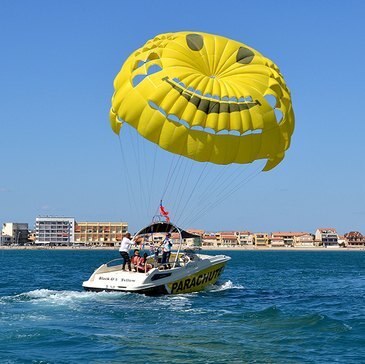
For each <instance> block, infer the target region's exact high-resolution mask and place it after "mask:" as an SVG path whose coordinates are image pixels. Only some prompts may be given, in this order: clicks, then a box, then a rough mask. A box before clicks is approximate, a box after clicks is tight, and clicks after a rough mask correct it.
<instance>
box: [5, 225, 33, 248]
mask: <svg viewBox="0 0 365 364" xmlns="http://www.w3.org/2000/svg"><path fill="white" fill-rule="evenodd" d="M27 242H28V224H27V223H19V222H5V223H4V224H3V226H2V229H1V244H5V245H10V244H19V245H24V244H26V243H27Z"/></svg>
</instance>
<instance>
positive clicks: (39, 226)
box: [35, 216, 75, 245]
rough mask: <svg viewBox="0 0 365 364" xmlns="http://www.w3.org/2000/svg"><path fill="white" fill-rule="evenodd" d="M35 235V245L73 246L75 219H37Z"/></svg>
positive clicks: (42, 217)
mask: <svg viewBox="0 0 365 364" xmlns="http://www.w3.org/2000/svg"><path fill="white" fill-rule="evenodd" d="M35 235H36V239H35V243H36V244H51V245H53V244H54V245H70V244H73V243H74V241H75V219H74V218H73V217H53V216H52V217H51V216H40V217H37V218H36V222H35Z"/></svg>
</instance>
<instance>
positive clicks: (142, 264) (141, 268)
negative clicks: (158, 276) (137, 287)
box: [137, 253, 152, 273]
mask: <svg viewBox="0 0 365 364" xmlns="http://www.w3.org/2000/svg"><path fill="white" fill-rule="evenodd" d="M151 268H152V265H151V264H148V263H147V253H144V254H143V258H140V259H139V262H138V265H137V271H138V272H141V273H146V272H148V271H149V270H150V269H151Z"/></svg>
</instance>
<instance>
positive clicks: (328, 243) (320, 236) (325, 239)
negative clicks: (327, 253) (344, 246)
mask: <svg viewBox="0 0 365 364" xmlns="http://www.w3.org/2000/svg"><path fill="white" fill-rule="evenodd" d="M315 238H316V240H318V241H320V244H321V245H322V246H323V247H325V248H339V245H338V234H337V231H336V229H334V228H319V229H317V230H316V234H315Z"/></svg>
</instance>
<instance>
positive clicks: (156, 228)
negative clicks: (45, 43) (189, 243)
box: [132, 221, 199, 268]
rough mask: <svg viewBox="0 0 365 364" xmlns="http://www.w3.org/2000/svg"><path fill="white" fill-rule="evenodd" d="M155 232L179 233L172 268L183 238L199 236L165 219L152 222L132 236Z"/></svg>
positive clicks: (176, 259)
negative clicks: (177, 246)
mask: <svg viewBox="0 0 365 364" xmlns="http://www.w3.org/2000/svg"><path fill="white" fill-rule="evenodd" d="M155 233H166V234H167V233H170V234H171V233H178V234H179V248H178V249H177V252H176V258H175V261H174V264H173V268H175V266H176V263H177V261H178V258H179V253H180V250H181V247H182V242H183V239H188V238H198V237H199V235H196V234H192V233H189V232H188V231H185V230H183V229H181V228H179V227H178V226H176V225H174V224H173V223H171V222H166V221H155V222H153V223H152V224H150V225H148V226H146V227H144V228H142V229H140V230H138V231H137V232H136V234H135V235H134V236H135V237H137V236H138V235H146V234H152V235H153V234H155ZM133 240H134V238H133V239H132V241H133Z"/></svg>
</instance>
